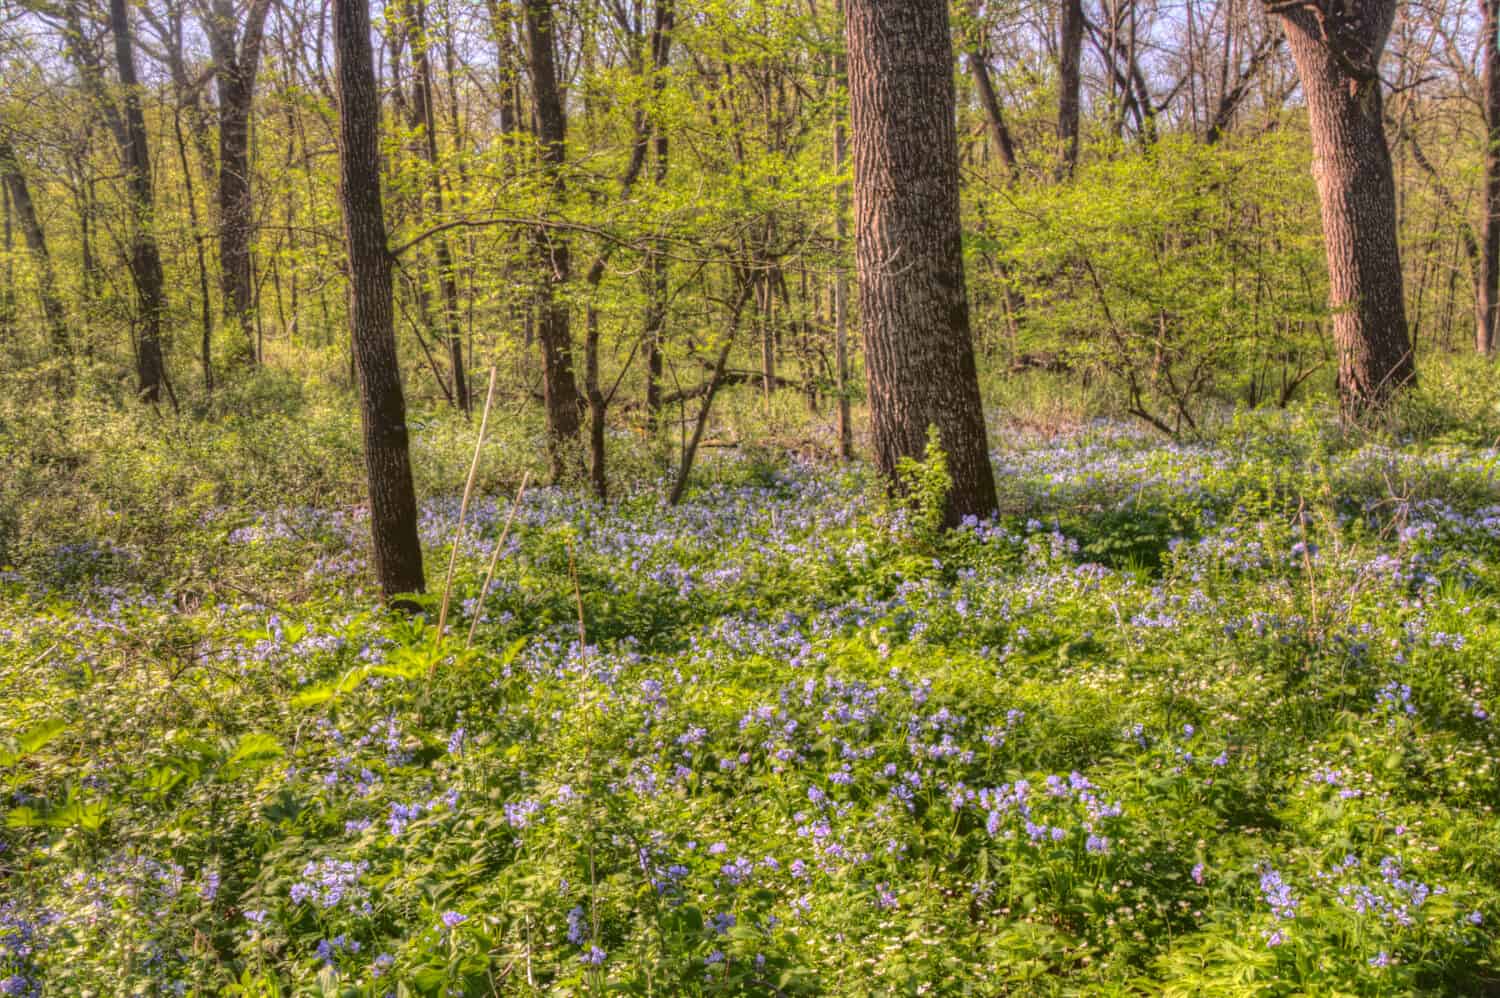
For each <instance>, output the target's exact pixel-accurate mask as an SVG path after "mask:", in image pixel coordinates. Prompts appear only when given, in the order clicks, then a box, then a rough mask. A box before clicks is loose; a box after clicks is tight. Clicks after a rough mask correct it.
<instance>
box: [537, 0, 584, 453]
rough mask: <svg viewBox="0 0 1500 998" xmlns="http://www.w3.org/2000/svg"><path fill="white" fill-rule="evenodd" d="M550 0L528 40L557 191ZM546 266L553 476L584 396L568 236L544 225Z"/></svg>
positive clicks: (558, 133) (540, 301) (560, 148)
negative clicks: (565, 295) (576, 366)
mask: <svg viewBox="0 0 1500 998" xmlns="http://www.w3.org/2000/svg"><path fill="white" fill-rule="evenodd" d="M552 30H553V22H552V4H551V0H526V40H527V48H528V49H529V52H530V57H531V80H532V87H533V89H534V90H535V94H536V119H537V137H538V139H540V140H541V144H542V163H543V165H544V167H545V169H546V170H547V172H548V173H549V174H550V175H551V180H552V191H553V196H554V197H556V198H557V199H558V201H561V200H562V197H563V195H564V193H565V192H566V180H565V178H564V176H563V166H564V164H565V163H566V161H567V148H566V140H567V118H566V116H565V114H564V111H563V105H562V94H561V91H560V90H559V88H558V84H557V67H556V64H555V60H554V55H553V39H552ZM535 245H536V255H537V263H538V265H539V266H540V267H541V269H542V274H541V275H540V284H539V287H538V291H537V339H538V340H540V341H541V346H542V400H543V403H544V405H545V406H546V409H547V446H548V457H549V462H550V464H551V475H552V479H553V481H559V480H562V479H564V478H567V477H570V475H571V474H573V473H575V472H576V471H577V470H578V459H577V458H578V455H577V453H576V452H577V450H578V436H579V428H580V426H581V423H582V418H581V417H582V412H581V410H582V408H583V398H582V396H581V395H580V394H579V391H578V381H577V379H576V378H574V376H573V333H572V327H571V323H570V316H569V311H568V303H567V301H565V300H562V299H561V298H560V297H559V293H560V292H561V290H562V289H563V288H565V287H566V286H567V283H568V275H569V257H568V240H567V237H566V236H564V235H563V234H562V233H561V232H560V231H555V230H551V229H548V228H547V227H545V226H539V227H538V228H537V230H536V237H535Z"/></svg>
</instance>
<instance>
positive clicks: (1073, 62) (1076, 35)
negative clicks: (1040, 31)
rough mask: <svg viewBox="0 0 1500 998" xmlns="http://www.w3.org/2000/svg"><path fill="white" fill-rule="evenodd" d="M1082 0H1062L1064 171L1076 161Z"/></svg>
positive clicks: (1059, 66) (1059, 56)
mask: <svg viewBox="0 0 1500 998" xmlns="http://www.w3.org/2000/svg"><path fill="white" fill-rule="evenodd" d="M1083 26H1084V19H1083V0H1063V4H1062V23H1061V25H1060V26H1059V31H1058V35H1059V37H1058V46H1057V85H1058V92H1057V141H1058V144H1059V146H1060V147H1061V153H1062V165H1063V171H1064V172H1065V173H1071V172H1072V170H1073V165H1074V164H1075V163H1077V162H1078V107H1079V101H1078V94H1079V89H1080V86H1081V84H1082V81H1083V73H1082V68H1083Z"/></svg>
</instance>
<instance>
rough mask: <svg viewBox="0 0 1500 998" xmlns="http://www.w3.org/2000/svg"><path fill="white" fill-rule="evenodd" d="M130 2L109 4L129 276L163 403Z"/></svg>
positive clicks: (149, 392)
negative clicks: (127, 210)
mask: <svg viewBox="0 0 1500 998" xmlns="http://www.w3.org/2000/svg"><path fill="white" fill-rule="evenodd" d="M126 2H127V0H109V26H110V31H111V32H112V33H113V34H114V36H115V59H116V62H117V64H118V71H119V74H120V87H121V89H122V90H123V91H124V93H123V96H122V102H123V104H124V111H125V113H124V122H123V134H124V139H125V141H124V143H123V148H122V150H121V151H122V152H123V153H124V159H125V174H126V186H127V188H128V189H129V192H130V211H131V240H130V275H131V278H132V279H133V280H134V282H135V294H136V303H137V305H138V307H139V309H140V316H139V319H140V336H139V338H138V341H137V346H136V375H137V379H138V382H139V388H140V396H141V398H142V399H143V400H145V401H147V402H152V403H155V402H159V401H161V389H162V382H163V381H164V380H165V377H166V371H165V365H164V364H163V361H162V351H161V326H162V313H163V312H164V311H165V310H166V297H165V292H164V291H163V285H164V284H165V279H164V277H163V276H162V269H161V252H160V250H159V249H158V248H157V245H156V218H155V214H156V212H155V200H154V197H153V194H152V189H151V147H150V145H149V144H148V143H147V141H146V117H145V115H144V114H143V113H142V112H141V95H140V86H139V84H138V82H137V79H136V75H135V50H134V45H133V43H132V40H131V34H130V17H129V14H128V13H127V10H126Z"/></svg>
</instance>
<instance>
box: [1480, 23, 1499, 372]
mask: <svg viewBox="0 0 1500 998" xmlns="http://www.w3.org/2000/svg"><path fill="white" fill-rule="evenodd" d="M1483 2H1484V45H1483V58H1484V69H1483V73H1482V79H1483V86H1484V124H1485V150H1484V221H1483V225H1482V235H1481V238H1480V243H1481V244H1482V246H1483V247H1484V260H1483V264H1482V266H1481V268H1480V282H1479V292H1478V298H1479V303H1478V312H1479V316H1478V321H1477V323H1476V325H1477V327H1478V328H1477V329H1476V331H1475V335H1474V345H1475V347H1476V348H1477V349H1478V350H1479V352H1480V353H1482V354H1490V353H1493V352H1494V349H1495V323H1496V321H1497V317H1500V37H1497V35H1500V0H1483Z"/></svg>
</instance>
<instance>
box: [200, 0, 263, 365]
mask: <svg viewBox="0 0 1500 998" xmlns="http://www.w3.org/2000/svg"><path fill="white" fill-rule="evenodd" d="M270 8H271V3H270V0H253V2H252V3H251V4H250V9H249V11H248V13H247V14H246V16H245V29H244V33H243V35H242V36H241V37H240V39H239V41H238V43H236V40H235V35H236V32H237V26H236V24H235V15H234V4H233V2H232V0H213V5H212V9H211V12H210V15H209V17H208V18H206V19H205V21H204V28H205V29H206V33H207V34H208V38H209V45H210V48H211V49H212V51H213V59H214V80H215V86H216V87H217V88H218V94H219V211H218V215H219V219H218V221H219V270H220V289H221V291H222V294H223V298H224V302H223V307H224V321H225V324H226V326H227V327H228V329H229V331H230V334H231V335H232V336H235V337H237V339H236V340H234V341H232V343H231V350H232V352H233V354H234V355H236V356H238V357H239V358H240V359H241V360H243V361H245V362H249V363H254V362H255V346H254V340H253V338H252V336H251V328H252V326H253V324H254V320H253V318H252V315H251V310H252V309H253V308H254V302H255V277H254V273H253V270H252V267H251V258H250V242H251V237H252V235H253V234H254V228H255V208H254V204H253V203H252V201H251V198H250V115H251V111H252V109H253V107H254V101H255V77H256V74H257V73H258V72H259V69H260V42H261V36H262V34H263V33H264V30H265V23H266V14H267V12H268V11H269V10H270Z"/></svg>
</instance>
